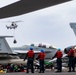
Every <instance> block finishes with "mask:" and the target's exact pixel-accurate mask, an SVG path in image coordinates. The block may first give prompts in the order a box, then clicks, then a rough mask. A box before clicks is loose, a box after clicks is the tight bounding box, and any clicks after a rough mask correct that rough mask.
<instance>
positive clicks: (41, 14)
mask: <svg viewBox="0 0 76 75" xmlns="http://www.w3.org/2000/svg"><path fill="white" fill-rule="evenodd" d="M1 1H2V2H3V1H4V0H0V3H1ZM9 1H10V2H11V1H13V0H7V2H3V3H1V5H2V4H3V5H4V4H6V3H7V4H9ZM19 20H21V21H23V22H19V23H17V24H18V28H17V29H15V30H12V29H11V30H10V29H7V28H6V25H10V24H11V23H10V22H9V21H19ZM70 22H76V0H73V1H69V2H66V3H62V4H58V5H55V6H51V7H47V8H44V9H41V10H37V11H34V12H31V13H28V14H23V15H20V16H15V17H10V18H5V19H0V36H1V35H10V36H15V39H16V40H17V44H14V43H13V40H14V38H6V40H7V42H8V44H9V45H10V47H14V46H15V47H16V46H17V47H18V46H22V45H27V44H31V43H48V44H50V45H52V46H54V47H56V48H61V49H64V48H65V47H68V46H72V45H76V36H75V35H74V32H73V30H72V29H71V28H70V25H69V23H70Z"/></svg>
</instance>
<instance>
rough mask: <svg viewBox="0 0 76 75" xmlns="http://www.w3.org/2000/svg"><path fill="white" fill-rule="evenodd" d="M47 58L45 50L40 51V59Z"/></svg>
mask: <svg viewBox="0 0 76 75" xmlns="http://www.w3.org/2000/svg"><path fill="white" fill-rule="evenodd" d="M44 58H45V53H44V52H40V53H39V59H40V60H43V59H44Z"/></svg>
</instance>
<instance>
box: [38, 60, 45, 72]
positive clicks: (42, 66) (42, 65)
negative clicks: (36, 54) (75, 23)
mask: <svg viewBox="0 0 76 75" xmlns="http://www.w3.org/2000/svg"><path fill="white" fill-rule="evenodd" d="M39 62H40V72H44V60H40V61H39Z"/></svg>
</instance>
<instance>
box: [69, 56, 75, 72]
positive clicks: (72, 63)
mask: <svg viewBox="0 0 76 75" xmlns="http://www.w3.org/2000/svg"><path fill="white" fill-rule="evenodd" d="M68 66H69V71H71V69H72V70H73V71H74V57H69V63H68Z"/></svg>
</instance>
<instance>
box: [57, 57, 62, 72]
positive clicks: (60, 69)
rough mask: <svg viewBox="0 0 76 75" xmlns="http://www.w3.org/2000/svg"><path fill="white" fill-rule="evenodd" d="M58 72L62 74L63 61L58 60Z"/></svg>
mask: <svg viewBox="0 0 76 75" xmlns="http://www.w3.org/2000/svg"><path fill="white" fill-rule="evenodd" d="M57 71H59V72H62V59H61V58H57Z"/></svg>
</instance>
